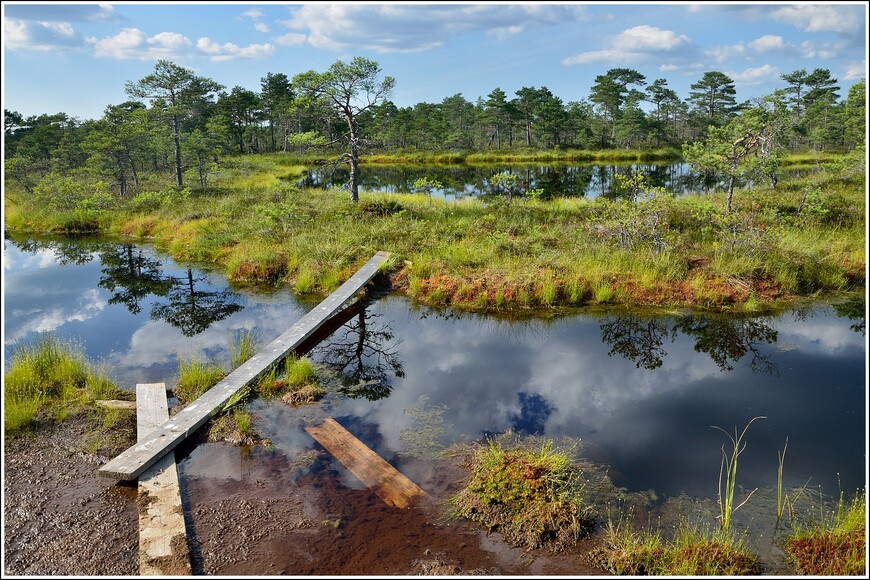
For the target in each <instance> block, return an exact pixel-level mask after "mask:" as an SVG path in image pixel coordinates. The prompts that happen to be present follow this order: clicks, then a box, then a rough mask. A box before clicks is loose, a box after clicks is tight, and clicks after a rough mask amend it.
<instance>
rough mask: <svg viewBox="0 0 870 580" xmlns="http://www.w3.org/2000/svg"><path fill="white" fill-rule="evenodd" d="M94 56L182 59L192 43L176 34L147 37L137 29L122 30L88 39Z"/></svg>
mask: <svg viewBox="0 0 870 580" xmlns="http://www.w3.org/2000/svg"><path fill="white" fill-rule="evenodd" d="M88 42H90V43H91V44H93V45H94V56H97V57H103V58H114V59H116V60H127V59H138V60H159V59H177V58H184V57H185V56H188V55H189V54H190V48H191V46H192V45H193V43H192V42H191V41H190V39H189V38H187V37H185V36H183V35H181V34H178V33H177V32H161V33H159V34H155V35H154V36H151V37H149V36H148V35H147V34H145V33H144V32H142V31H141V30H139V29H138V28H124V29H122V30H121V32H119V33H118V34H116V35H115V36H108V37H106V38H103V39H96V38H88Z"/></svg>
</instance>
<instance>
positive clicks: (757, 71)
mask: <svg viewBox="0 0 870 580" xmlns="http://www.w3.org/2000/svg"><path fill="white" fill-rule="evenodd" d="M726 74H727V75H728V76H729V77H731V79H732V80H733V81H734V84H737V85H743V86H747V85H758V84H761V83H764V82H768V81H775V80H778V79H779V69H777V68H776V67H775V66H771V65H769V64H766V65H763V66H759V67H755V68H748V69H746V70H744V71H741V72H728V73H726Z"/></svg>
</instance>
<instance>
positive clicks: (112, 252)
mask: <svg viewBox="0 0 870 580" xmlns="http://www.w3.org/2000/svg"><path fill="white" fill-rule="evenodd" d="M100 261H101V262H102V264H103V268H102V276H101V277H100V282H99V285H100V288H105V289H106V290H108V291H109V292H112V297H111V298H109V304H123V305H124V306H126V307H127V310H129V311H130V312H131V313H132V314H139V313H140V312H141V311H142V307H141V306H140V302H141V301H142V300H144V299H145V298H147V297H148V296H150V295H152V294H153V295H155V296H166V294H167V293H168V292H169V290H170V289H171V288H172V286H173V284H174V281H173V279H172V278H168V277H164V276H163V264H162V263H161V262H160V261H159V260H156V259H154V258H149V257H147V256H145V255H144V254H143V252H142V250H141V249H139V250H137V249H136V248H135V247H134V246H133V245H131V244H125V245H122V246H112V247H109V248H108V249H106V250H104V251H102V252H100Z"/></svg>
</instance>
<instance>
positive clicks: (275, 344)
mask: <svg viewBox="0 0 870 580" xmlns="http://www.w3.org/2000/svg"><path fill="white" fill-rule="evenodd" d="M389 256H390V254H389V253H388V252H378V253H377V254H375V255H374V256H373V257H372V258H371V259H370V260H369V261H368V262H366V263H365V264H364V265H363V267H362V268H360V269H359V271H357V273H356V274H354V275H353V276H351V277H350V279H349V280H348V281H347V282H345V283H344V284H342V285H341V287H340V288H339V289H338V290H336V291H335V292H333V293H332V294H330V295H329V296H328V297H327V298H326V299H325V300H324V301H323V302H321V303H320V304H318V305H317V306H315V307H314V308H313V309H312V310H311V311H309V312H308V313H307V314H306V315H305V316H303V317H302V318H301V319H300V320H299V321H298V322H297V323H296V324H294V325H293V326H292V327H290V329H289V330H287V332H285V333H284V334H282V335H281V336H279V337H278V338H276V339H275V340H273V341H272V342H271V343H269V345H268V346H266V348H265V349H264V350H263V351H261V352H259V353H257V354H255V355H254V356H253V357H251V358H250V359H248V361H247V362H245V363H244V364H242V365H241V366H240V367H239V368H237V369H236V370H234V371H233V372H231V373H230V374H229V375H227V376H226V378H224V379H223V380H222V381H221V382H219V383H218V384H217V385H215V386H214V387H212V388H211V389H209V390H208V391H206V392H205V394H203V395H202V396H200V397H199V398H198V399H196V400H195V401H193V402H192V403H190V404H189V405H187V406H186V407H185V408H184V409H182V410H181V411H179V412H178V413H177V414H176V415H175V416H174V417H172V418H171V419H170V420H169V421H166V422H164V423H163V424H162V425H160V427H159V428H157V429H155V430H154V431H153V432H152V433H151V434H150V435H148V436H147V437H146V438H145V439H143V440H142V441H139V442H137V443H136V444H135V445H133V446H132V447H130V448H128V449H127V450H126V451H124V452H123V453H121V454H120V455H118V456H117V457H115V458H114V459H112V460H111V461H109V462H108V463H106V464H105V465H103V466H102V467H100V469H99V472H100V473H101V474H102V475H107V476H110V477H115V478H118V479H123V480H133V479H136V478H137V477H138V476H139V475H140V474H141V473H142V472H143V471H145V469H147V468H148V467H150V466H151V465H152V464H153V463H154V462H155V461H157V460H158V459H160V458H161V457H163V456H164V455H166V453H167V452H169V451H170V450H171V449H174V448H175V446H176V445H178V444H179V443H180V442H182V441H183V440H184V439H185V438H186V437H187V436H188V435H190V434H191V433H193V432H194V431H196V430H197V429H199V428H200V427H201V426H202V425H203V424H205V422H206V421H208V420H209V419H210V418H211V417H212V415H214V414H215V413H217V412H218V411H220V410H221V408H223V405H224V403H226V402H227V401H228V400H229V399H230V398H231V397H232V396H233V395H235V394H236V393H237V392H238V391H240V390H241V389H243V388H244V387H245V386H247V385H249V384H251V383H253V382H254V381H256V380H257V379H259V378H260V377H261V376H263V375H264V374H266V373H267V372H269V371H270V370H271V369H272V368H273V367H275V365H277V364H278V363H280V362H281V361H282V360H283V359H284V358H285V357H286V356H287V355H288V354H289V353H290V352H291V351H293V350H294V349H295V348H296V347H297V346H298V345H299V344H301V343H302V342H303V341H304V340H305V339H306V338H308V337H309V336H311V335H312V334H314V332H315V331H316V330H317V329H318V328H319V327H320V326H321V325H322V324H323V323H324V322H325V321H326V320H328V319H329V318H330V317H331V316H332V315H333V314H335V313H336V312H337V311H339V310H340V309H341V308H342V306H344V304H345V303H346V302H347V301H348V300H350V299H351V298H352V297H353V296H354V294H356V293H357V292H358V291H359V290H360V289H361V288H362V287H363V286H365V285H366V284H367V283H368V282H369V280H371V279H372V278H373V277H374V275H375V274H377V272H378V269H379V268H380V266H381V264H383V263H384V262H385V261H386V260H387V258H389Z"/></svg>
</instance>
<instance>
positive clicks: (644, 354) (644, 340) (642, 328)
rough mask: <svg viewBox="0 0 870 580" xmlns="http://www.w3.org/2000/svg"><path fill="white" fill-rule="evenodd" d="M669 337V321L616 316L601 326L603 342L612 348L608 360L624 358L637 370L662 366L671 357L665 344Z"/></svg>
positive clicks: (633, 316)
mask: <svg viewBox="0 0 870 580" xmlns="http://www.w3.org/2000/svg"><path fill="white" fill-rule="evenodd" d="M670 333H671V331H670V328H668V323H667V321H666V320H664V319H660V318H643V317H641V316H636V315H633V314H627V315H624V316H617V317H615V318H613V319H609V320H608V321H607V322H605V323H604V324H602V325H601V340H602V341H603V342H605V343H607V344H609V345H610V352H608V353H607V354H608V356H613V355H614V354H618V355H621V356H623V357H625V358H627V359H628V360H630V361H632V362H634V364H635V365H636V366H637V368H644V369H648V370H652V369H657V368H659V367H660V366H662V362H663V360H662V359H664V357H665V356H666V355H667V354H668V353H667V351H665V349H664V348H662V342H663V340H664V339H666V338H668V336H669V335H670Z"/></svg>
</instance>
